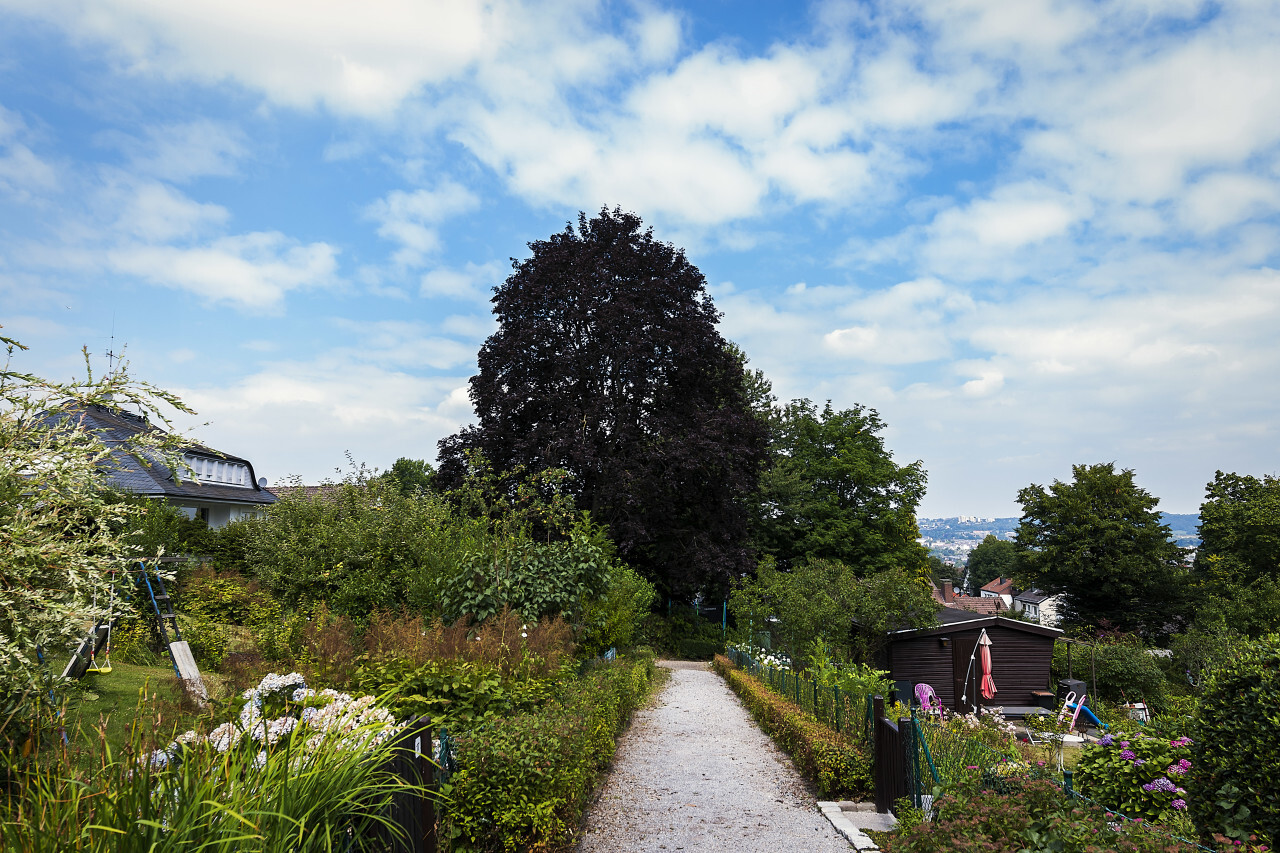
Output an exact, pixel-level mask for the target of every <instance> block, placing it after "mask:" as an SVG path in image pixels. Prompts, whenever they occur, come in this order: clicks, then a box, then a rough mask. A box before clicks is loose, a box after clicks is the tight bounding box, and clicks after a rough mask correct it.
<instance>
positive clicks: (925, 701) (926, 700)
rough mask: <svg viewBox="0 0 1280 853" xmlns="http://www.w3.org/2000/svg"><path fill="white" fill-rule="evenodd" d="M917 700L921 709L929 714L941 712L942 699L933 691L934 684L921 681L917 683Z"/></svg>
mask: <svg viewBox="0 0 1280 853" xmlns="http://www.w3.org/2000/svg"><path fill="white" fill-rule="evenodd" d="M916 701H917V702H919V703H920V709H921V710H922V711H924V712H925V713H928V714H941V713H942V701H941V700H940V699H938V694H937V693H934V692H933V687H932V685H929V684H925V683H923V682H921V683H920V684H917V685H916Z"/></svg>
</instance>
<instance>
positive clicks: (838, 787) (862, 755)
mask: <svg viewBox="0 0 1280 853" xmlns="http://www.w3.org/2000/svg"><path fill="white" fill-rule="evenodd" d="M713 665H714V667H715V670H716V672H718V673H720V675H721V677H723V678H724V680H725V681H727V682H728V683H729V686H730V687H731V688H732V689H733V691H734V692H735V693H737V694H738V695H739V696H740V697H741V698H742V702H743V704H744V705H745V706H746V707H747V710H748V711H750V712H751V715H752V716H753V717H755V718H756V720H757V721H759V723H760V726H761V728H763V729H764V731H765V733H767V734H768V735H769V736H770V737H772V738H773V739H774V741H776V742H777V744H778V746H780V747H782V749H783V751H784V752H786V753H787V754H788V755H790V756H791V757H792V759H793V760H794V761H795V763H796V767H797V769H799V770H800V772H801V773H802V774H803V775H804V776H805V777H806V778H808V779H809V780H810V781H811V782H813V783H814V784H815V785H816V786H817V788H818V793H819V794H821V795H822V796H825V797H831V796H836V795H849V796H857V795H863V794H866V793H868V792H869V791H870V790H871V762H870V759H869V757H868V756H867V754H866V752H865V751H863V750H862V749H860V748H859V747H858V746H857V745H856V744H855V743H854V742H853V741H852V740H851V739H850V738H848V737H846V736H845V735H843V734H839V733H837V732H834V731H832V730H831V729H830V728H828V727H827V726H825V725H823V724H822V723H820V722H818V720H817V719H816V718H815V717H814V716H813V715H812V714H809V713H806V712H805V711H804V710H802V709H801V708H800V707H799V706H798V705H796V704H794V703H792V702H789V701H788V700H786V699H784V698H782V697H781V696H779V695H778V694H777V693H774V692H773V691H772V690H770V689H769V687H768V686H767V685H765V684H764V683H763V682H761V681H760V680H759V679H756V678H752V677H751V676H750V675H747V674H746V673H745V672H743V671H742V670H740V669H738V668H737V667H736V666H734V665H733V664H732V663H730V662H729V659H728V658H726V657H724V656H723V655H716V657H715V661H714V664H713Z"/></svg>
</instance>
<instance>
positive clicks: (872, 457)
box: [754, 400, 928, 577]
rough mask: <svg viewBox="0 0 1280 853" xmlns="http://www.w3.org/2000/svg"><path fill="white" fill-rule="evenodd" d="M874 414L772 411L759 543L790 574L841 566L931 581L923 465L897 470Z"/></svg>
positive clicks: (798, 407) (803, 407) (794, 408)
mask: <svg viewBox="0 0 1280 853" xmlns="http://www.w3.org/2000/svg"><path fill="white" fill-rule="evenodd" d="M883 429H884V422H883V421H881V420H880V416H879V414H878V413H877V412H876V411H875V410H874V409H864V408H862V407H861V406H855V407H854V408H852V409H844V410H841V411H835V410H834V409H832V408H831V404H830V403H827V405H826V406H824V407H823V408H822V410H819V409H818V407H817V406H815V405H814V404H813V403H811V402H810V401H808V400H793V401H792V402H790V403H788V404H787V405H786V406H784V407H782V408H781V409H777V410H775V412H774V416H773V418H772V423H771V430H770V432H771V444H770V461H769V467H768V469H767V470H766V471H765V473H764V474H763V476H762V477H761V478H760V509H759V515H758V517H757V519H756V523H755V536H754V539H755V543H756V546H757V547H758V548H759V549H760V551H761V552H762V553H763V554H766V555H768V556H771V557H773V558H775V559H776V560H777V561H778V564H779V565H780V566H781V567H783V568H786V567H789V566H791V565H793V564H795V563H798V562H799V561H801V560H839V561H840V562H842V563H844V564H845V565H847V566H849V567H851V568H852V569H853V570H854V571H855V572H857V573H858V574H871V573H873V572H880V571H885V570H887V569H890V568H900V569H904V570H906V571H908V572H910V573H913V574H919V575H920V576H921V577H927V576H928V566H927V561H926V558H927V556H928V551H927V550H926V549H925V548H924V547H923V546H922V545H921V544H920V543H919V542H918V541H917V540H918V539H919V537H920V530H919V527H918V526H917V525H916V506H917V505H918V504H919V503H920V499H921V498H922V497H924V491H925V482H926V479H927V478H926V474H925V471H924V467H923V465H921V463H920V462H912V463H910V464H908V465H898V464H897V463H896V462H894V461H893V455H892V454H891V453H890V452H889V451H888V449H887V448H886V447H885V446H884V440H883V439H882V438H881V437H880V433H881V431H882V430H883Z"/></svg>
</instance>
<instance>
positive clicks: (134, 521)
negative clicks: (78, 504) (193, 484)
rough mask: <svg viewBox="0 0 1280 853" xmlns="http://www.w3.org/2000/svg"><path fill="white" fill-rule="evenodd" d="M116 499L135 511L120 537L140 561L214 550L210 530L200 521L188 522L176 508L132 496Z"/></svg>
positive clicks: (117, 497)
mask: <svg viewBox="0 0 1280 853" xmlns="http://www.w3.org/2000/svg"><path fill="white" fill-rule="evenodd" d="M115 499H116V500H119V501H120V502H121V503H125V504H129V505H131V506H132V507H133V508H134V509H133V512H132V513H131V514H130V517H129V519H128V521H127V522H125V523H124V525H123V526H122V527H121V530H120V533H121V538H122V539H123V540H124V541H125V542H126V543H128V544H129V545H132V546H133V548H134V553H136V554H137V555H138V556H139V557H143V558H145V557H158V556H160V555H162V554H205V553H207V552H208V551H209V550H210V547H211V544H212V542H213V539H214V538H215V536H214V534H213V531H211V530H209V526H208V525H207V524H205V523H204V522H203V521H201V520H200V519H191V518H187V516H186V514H185V513H184V512H183V511H182V510H180V509H179V508H178V507H176V506H174V505H173V504H170V503H168V502H166V501H163V500H157V499H155V498H144V497H139V496H136V495H129V494H123V495H118V496H116V497H115Z"/></svg>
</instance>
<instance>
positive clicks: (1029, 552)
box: [1016, 462, 1187, 636]
mask: <svg viewBox="0 0 1280 853" xmlns="http://www.w3.org/2000/svg"><path fill="white" fill-rule="evenodd" d="M1071 470H1072V474H1073V476H1074V479H1073V481H1072V482H1070V483H1063V482H1062V481H1060V480H1054V482H1053V485H1052V486H1050V487H1049V488H1048V489H1046V488H1045V487H1044V486H1038V485H1030V486H1027V487H1026V488H1025V489H1022V490H1020V491H1019V492H1018V503H1020V504H1021V505H1022V519H1021V522H1020V523H1019V525H1018V532H1017V539H1016V544H1017V550H1018V577H1019V580H1020V584H1021V585H1022V586H1028V587H1030V586H1034V587H1036V588H1038V589H1041V590H1043V591H1044V592H1046V593H1049V594H1051V595H1052V594H1058V593H1061V594H1062V595H1063V597H1064V603H1063V605H1062V606H1061V607H1060V608H1059V613H1060V615H1061V616H1062V619H1063V622H1064V623H1066V624H1068V625H1075V626H1081V627H1085V628H1091V629H1096V628H1099V627H1110V628H1112V629H1117V630H1121V631H1129V632H1137V633H1141V634H1143V635H1146V636H1151V635H1155V634H1164V633H1167V632H1168V631H1169V630H1170V628H1171V627H1173V625H1172V623H1173V622H1174V621H1175V619H1176V618H1177V616H1178V613H1179V610H1180V606H1181V601H1182V595H1183V594H1184V593H1185V587H1186V580H1187V577H1186V571H1185V569H1184V568H1183V567H1182V565H1181V550H1180V549H1179V548H1178V546H1177V545H1176V544H1175V543H1174V542H1173V541H1172V540H1171V538H1170V536H1171V531H1170V530H1169V527H1168V526H1167V525H1165V524H1164V523H1162V522H1161V520H1160V513H1158V512H1157V511H1156V505H1157V504H1158V503H1159V500H1158V499H1157V498H1155V497H1153V496H1152V495H1151V494H1149V493H1148V492H1147V491H1145V490H1144V489H1141V488H1139V487H1138V486H1137V484H1135V483H1134V481H1133V471H1131V470H1129V469H1125V470H1122V471H1116V470H1115V464H1114V463H1110V462H1108V463H1105V464H1099V465H1073V466H1072V469H1071Z"/></svg>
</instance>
